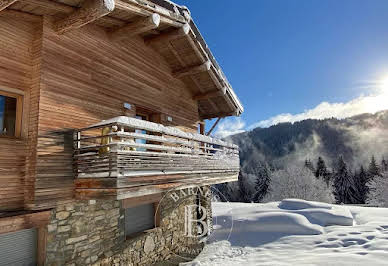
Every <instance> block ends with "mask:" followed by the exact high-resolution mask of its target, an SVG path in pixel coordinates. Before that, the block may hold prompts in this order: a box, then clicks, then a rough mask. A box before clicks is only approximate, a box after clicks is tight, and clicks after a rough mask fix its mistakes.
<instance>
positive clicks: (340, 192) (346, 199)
mask: <svg viewBox="0 0 388 266" xmlns="http://www.w3.org/2000/svg"><path fill="white" fill-rule="evenodd" d="M334 196H335V199H336V202H337V203H344V204H351V203H356V202H358V199H357V192H356V190H355V188H354V183H353V179H352V176H351V175H350V174H349V171H348V168H347V165H346V163H345V162H344V160H343V158H342V156H340V157H339V159H338V164H337V170H336V172H335V174H334Z"/></svg>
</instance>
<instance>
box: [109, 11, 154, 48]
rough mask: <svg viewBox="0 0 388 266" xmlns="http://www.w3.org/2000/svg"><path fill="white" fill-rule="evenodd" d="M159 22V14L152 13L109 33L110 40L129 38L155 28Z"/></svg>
mask: <svg viewBox="0 0 388 266" xmlns="http://www.w3.org/2000/svg"><path fill="white" fill-rule="evenodd" d="M159 24H160V16H159V15H158V14H156V13H153V14H152V15H151V16H149V17H145V18H141V19H139V20H137V21H135V22H132V23H129V24H127V25H125V26H123V27H121V28H119V29H117V30H114V31H112V32H110V33H109V35H110V38H111V39H112V40H115V41H117V40H122V39H126V38H131V37H134V36H136V35H139V34H141V33H144V32H147V31H150V30H153V29H156V28H157V27H159Z"/></svg>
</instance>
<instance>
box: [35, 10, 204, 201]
mask: <svg viewBox="0 0 388 266" xmlns="http://www.w3.org/2000/svg"><path fill="white" fill-rule="evenodd" d="M51 23H52V21H51V19H50V18H48V17H45V19H44V27H43V38H42V50H41V55H42V57H41V58H42V61H41V69H40V71H41V78H40V96H39V105H38V107H39V117H38V121H39V125H38V142H37V168H36V182H35V195H34V201H35V205H34V206H32V208H46V207H50V206H52V205H53V204H55V202H62V201H66V200H69V199H71V198H72V197H73V193H74V187H73V186H74V180H73V172H72V142H71V140H72V136H71V134H70V132H71V130H72V129H74V128H82V127H86V126H89V125H91V124H93V123H96V122H99V121H101V120H104V119H109V118H112V117H115V116H119V115H123V113H124V109H123V103H124V102H128V103H131V104H134V105H136V106H139V107H140V108H144V109H147V110H149V111H150V112H151V113H154V114H158V113H159V114H163V115H169V116H171V117H172V118H173V122H172V123H171V125H174V126H180V127H182V128H184V129H186V130H189V131H196V123H197V122H198V107H197V103H196V102H195V101H193V100H192V95H191V93H190V91H189V89H188V88H186V87H185V85H184V83H183V82H181V81H180V80H178V79H175V78H173V77H172V76H171V70H170V69H169V67H168V65H167V63H166V62H164V60H163V59H162V58H161V57H160V56H159V55H158V54H157V53H156V52H154V51H153V50H152V49H151V48H149V47H147V46H145V45H144V43H143V41H142V40H141V39H133V40H130V41H125V42H122V43H113V42H111V41H110V40H108V38H107V36H106V33H105V32H104V31H103V30H101V29H100V28H98V27H96V26H92V25H88V26H85V27H83V28H81V29H80V30H77V31H73V32H69V33H67V34H65V35H57V34H56V33H54V32H53V31H52V30H51ZM163 115H162V116H161V117H164V116H163ZM162 122H163V121H162Z"/></svg>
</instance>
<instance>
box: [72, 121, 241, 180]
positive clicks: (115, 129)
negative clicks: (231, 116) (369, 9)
mask: <svg viewBox="0 0 388 266" xmlns="http://www.w3.org/2000/svg"><path fill="white" fill-rule="evenodd" d="M74 169H75V175H76V178H121V177H125V178H128V177H136V176H161V175H175V174H176V175H178V174H179V175H184V174H209V175H214V173H220V176H222V174H236V173H238V171H239V154H238V146H236V145H234V144H230V143H227V142H224V141H221V140H218V139H215V138H211V137H208V136H204V135H200V134H192V133H186V132H183V131H181V130H179V129H177V128H174V127H167V126H163V125H161V124H157V123H152V122H148V121H143V120H139V119H135V118H130V117H124V116H121V117H117V118H113V119H110V120H107V121H103V122H101V123H98V124H96V125H93V126H91V127H88V128H83V129H79V130H76V131H75V132H74Z"/></svg>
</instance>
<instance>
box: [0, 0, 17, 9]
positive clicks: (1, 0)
mask: <svg viewBox="0 0 388 266" xmlns="http://www.w3.org/2000/svg"><path fill="white" fill-rule="evenodd" d="M16 1H17V0H0V11H3V10H4V9H6V8H7V7H9V6H10V5H12V4H13V3H15V2H16Z"/></svg>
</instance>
